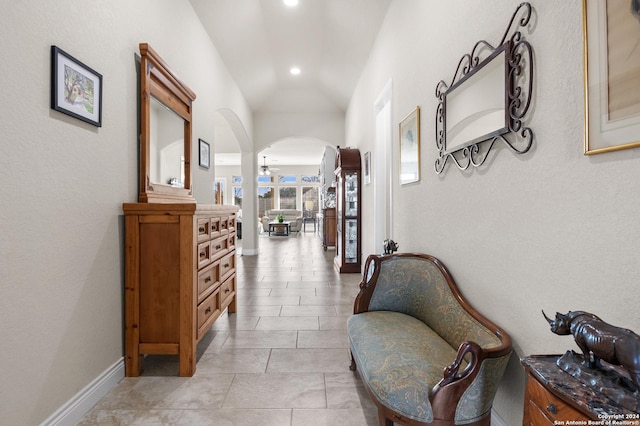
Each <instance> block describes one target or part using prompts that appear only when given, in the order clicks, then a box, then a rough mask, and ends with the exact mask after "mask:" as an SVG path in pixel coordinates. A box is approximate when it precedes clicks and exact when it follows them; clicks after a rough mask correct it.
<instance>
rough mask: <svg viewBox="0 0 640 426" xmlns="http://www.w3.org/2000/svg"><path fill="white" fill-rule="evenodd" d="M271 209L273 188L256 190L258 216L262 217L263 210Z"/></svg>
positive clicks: (264, 187) (267, 187) (262, 187)
mask: <svg viewBox="0 0 640 426" xmlns="http://www.w3.org/2000/svg"><path fill="white" fill-rule="evenodd" d="M271 209H273V187H272V186H261V187H259V188H258V216H259V217H262V216H264V212H265V210H271Z"/></svg>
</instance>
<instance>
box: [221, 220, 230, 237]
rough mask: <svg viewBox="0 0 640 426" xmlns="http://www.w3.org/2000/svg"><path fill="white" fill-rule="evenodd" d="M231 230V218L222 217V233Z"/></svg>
mask: <svg viewBox="0 0 640 426" xmlns="http://www.w3.org/2000/svg"><path fill="white" fill-rule="evenodd" d="M227 232H229V218H228V217H221V218H220V233H222V234H226V233H227Z"/></svg>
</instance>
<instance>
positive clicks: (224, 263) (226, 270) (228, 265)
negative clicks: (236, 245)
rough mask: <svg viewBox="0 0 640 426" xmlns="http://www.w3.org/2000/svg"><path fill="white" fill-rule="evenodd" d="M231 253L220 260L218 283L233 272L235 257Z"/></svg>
mask: <svg viewBox="0 0 640 426" xmlns="http://www.w3.org/2000/svg"><path fill="white" fill-rule="evenodd" d="M235 254H236V253H235V252H231V253H229V254H228V255H226V256H225V257H223V258H222V259H220V281H224V280H226V279H227V277H228V276H229V275H230V274H231V273H232V272H233V271H234V270H235V267H236V265H235V263H236V256H235Z"/></svg>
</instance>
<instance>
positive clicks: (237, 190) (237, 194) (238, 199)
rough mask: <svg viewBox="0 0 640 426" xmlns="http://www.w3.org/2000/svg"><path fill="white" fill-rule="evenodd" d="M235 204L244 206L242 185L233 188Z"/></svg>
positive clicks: (240, 206)
mask: <svg viewBox="0 0 640 426" xmlns="http://www.w3.org/2000/svg"><path fill="white" fill-rule="evenodd" d="M232 189H233V204H234V205H235V206H238V207H239V208H242V187H241V186H234V187H233V188H232Z"/></svg>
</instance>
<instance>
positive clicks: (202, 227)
mask: <svg viewBox="0 0 640 426" xmlns="http://www.w3.org/2000/svg"><path fill="white" fill-rule="evenodd" d="M200 233H201V234H204V226H201V227H200Z"/></svg>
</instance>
